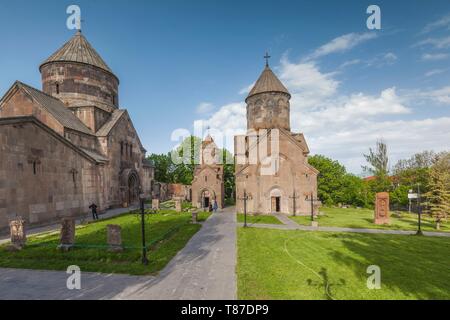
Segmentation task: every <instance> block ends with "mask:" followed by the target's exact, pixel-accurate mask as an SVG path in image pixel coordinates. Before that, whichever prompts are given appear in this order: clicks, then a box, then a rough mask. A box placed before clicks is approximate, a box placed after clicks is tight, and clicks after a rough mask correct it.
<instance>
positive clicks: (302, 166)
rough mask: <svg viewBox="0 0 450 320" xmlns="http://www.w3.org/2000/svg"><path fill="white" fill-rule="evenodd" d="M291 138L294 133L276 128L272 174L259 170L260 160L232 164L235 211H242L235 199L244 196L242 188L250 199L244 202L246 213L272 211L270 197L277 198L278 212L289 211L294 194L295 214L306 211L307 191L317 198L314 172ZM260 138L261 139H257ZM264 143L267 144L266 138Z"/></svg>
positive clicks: (305, 152)
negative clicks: (276, 152)
mask: <svg viewBox="0 0 450 320" xmlns="http://www.w3.org/2000/svg"><path fill="white" fill-rule="evenodd" d="M295 137H297V136H296V135H293V134H292V133H291V132H284V133H282V132H281V131H280V135H279V154H280V157H279V160H278V162H277V164H276V166H275V167H276V168H277V170H275V172H274V173H270V172H267V174H264V173H263V172H264V171H262V170H261V169H262V166H261V162H258V163H257V164H247V165H242V164H240V165H236V196H237V198H238V199H237V200H236V206H237V210H238V212H243V210H244V203H243V201H242V200H240V199H239V198H242V197H243V196H244V190H245V191H246V192H247V195H248V196H249V197H250V198H251V199H250V200H248V202H247V210H248V212H249V213H255V214H270V213H272V212H275V210H274V208H273V206H274V205H273V201H274V198H279V212H281V213H286V214H293V213H294V201H293V197H294V193H295V197H296V200H295V202H296V205H295V207H296V210H295V212H296V214H305V215H306V214H310V212H311V203H310V200H308V199H311V193H312V194H313V197H314V199H316V198H317V174H318V171H317V170H316V169H314V168H313V167H311V166H310V165H309V164H308V158H307V152H308V150H307V148H306V147H304V146H302V145H301V144H300V142H299V141H298V140H296V139H295ZM260 141H264V140H263V139H261V140H260ZM265 142H267V141H265ZM267 143H268V145H269V146H270V144H271V142H270V140H269V141H268V142H267ZM305 146H306V145H305ZM237 149H238V148H236V150H237ZM247 150H248V146H247ZM269 151H270V148H269ZM250 153H251V151H250ZM237 156H242V155H237ZM244 156H245V155H244ZM307 198H308V199H307Z"/></svg>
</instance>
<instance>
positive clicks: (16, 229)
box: [9, 217, 27, 250]
mask: <svg viewBox="0 0 450 320" xmlns="http://www.w3.org/2000/svg"><path fill="white" fill-rule="evenodd" d="M9 230H10V232H11V245H10V247H9V249H11V250H22V248H23V247H24V246H25V243H26V242H27V235H26V230H25V220H23V219H22V218H20V217H18V218H17V219H15V220H12V221H10V222H9Z"/></svg>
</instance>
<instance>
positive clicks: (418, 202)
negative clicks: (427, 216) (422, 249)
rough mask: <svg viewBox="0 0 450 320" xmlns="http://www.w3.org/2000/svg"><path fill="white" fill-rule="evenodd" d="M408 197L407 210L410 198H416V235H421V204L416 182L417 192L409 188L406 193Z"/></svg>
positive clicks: (418, 185) (418, 186)
mask: <svg viewBox="0 0 450 320" xmlns="http://www.w3.org/2000/svg"><path fill="white" fill-rule="evenodd" d="M408 199H409V212H411V200H412V199H417V233H416V234H417V235H418V236H421V235H423V233H422V206H421V203H420V200H421V199H420V184H419V183H418V184H417V193H413V190H409V193H408Z"/></svg>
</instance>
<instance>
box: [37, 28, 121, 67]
mask: <svg viewBox="0 0 450 320" xmlns="http://www.w3.org/2000/svg"><path fill="white" fill-rule="evenodd" d="M52 62H78V63H85V64H89V65H91V66H95V67H98V68H100V69H103V70H105V71H107V72H110V73H112V74H113V72H112V70H111V69H110V68H109V67H108V65H107V64H106V63H105V61H103V59H102V58H101V57H100V55H99V54H98V53H97V51H95V49H94V48H93V47H92V46H91V44H90V43H89V42H88V41H87V40H86V38H85V37H84V36H83V35H82V34H81V31H77V33H76V34H75V35H74V36H73V37H72V38H71V39H70V40H69V41H68V42H66V44H64V45H63V46H62V47H61V48H60V49H58V51H56V52H55V53H54V54H52V55H51V56H50V58H48V59H47V60H45V61H44V63H42V65H41V68H42V66H44V65H46V64H48V63H52Z"/></svg>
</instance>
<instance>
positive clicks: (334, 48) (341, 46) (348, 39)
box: [307, 32, 377, 60]
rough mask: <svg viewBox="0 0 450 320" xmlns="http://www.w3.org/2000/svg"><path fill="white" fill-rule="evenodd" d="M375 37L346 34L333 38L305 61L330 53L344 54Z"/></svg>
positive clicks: (365, 34) (370, 34)
mask: <svg viewBox="0 0 450 320" xmlns="http://www.w3.org/2000/svg"><path fill="white" fill-rule="evenodd" d="M376 37H377V34H376V33H374V32H366V33H348V34H345V35H343V36H340V37H337V38H334V39H333V40H331V41H330V42H328V43H326V44H324V45H323V46H321V47H319V48H317V49H316V50H315V51H314V52H313V53H312V54H311V55H310V56H308V57H307V60H311V59H317V58H320V57H323V56H326V55H329V54H331V53H337V52H345V51H348V50H350V49H352V48H354V47H356V46H357V45H358V44H360V43H363V42H365V41H368V40H372V39H375V38H376Z"/></svg>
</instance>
